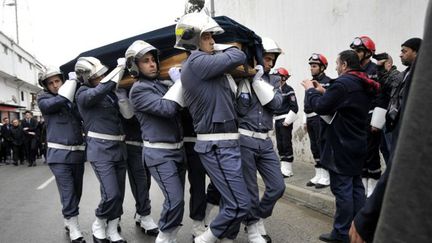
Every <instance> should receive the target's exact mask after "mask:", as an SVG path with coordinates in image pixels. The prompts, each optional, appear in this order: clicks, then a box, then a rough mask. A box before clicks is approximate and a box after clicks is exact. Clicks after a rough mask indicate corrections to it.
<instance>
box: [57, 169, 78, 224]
mask: <svg viewBox="0 0 432 243" xmlns="http://www.w3.org/2000/svg"><path fill="white" fill-rule="evenodd" d="M49 167H50V169H51V171H52V173H53V174H54V177H55V179H56V183H57V188H58V190H59V194H60V200H61V204H62V206H63V208H62V213H63V217H64V218H66V219H69V218H71V217H74V216H77V215H78V214H79V207H78V205H79V202H80V200H81V193H82V184H83V174H84V163H77V164H62V163H50V164H49Z"/></svg>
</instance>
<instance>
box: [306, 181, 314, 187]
mask: <svg viewBox="0 0 432 243" xmlns="http://www.w3.org/2000/svg"><path fill="white" fill-rule="evenodd" d="M306 186H316V184H315V183H313V182H311V181H308V182H307V183H306Z"/></svg>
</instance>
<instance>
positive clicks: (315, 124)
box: [306, 115, 322, 168]
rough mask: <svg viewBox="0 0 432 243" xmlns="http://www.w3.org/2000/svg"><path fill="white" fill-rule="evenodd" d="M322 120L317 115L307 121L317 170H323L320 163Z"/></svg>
mask: <svg viewBox="0 0 432 243" xmlns="http://www.w3.org/2000/svg"><path fill="white" fill-rule="evenodd" d="M320 119H321V118H320V116H318V115H316V116H313V117H309V118H307V120H306V125H307V132H308V134H309V141H310V149H311V151H312V155H313V158H314V161H315V168H322V166H321V163H320V155H321V153H320Z"/></svg>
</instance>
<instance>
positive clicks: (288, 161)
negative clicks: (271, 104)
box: [264, 57, 298, 177]
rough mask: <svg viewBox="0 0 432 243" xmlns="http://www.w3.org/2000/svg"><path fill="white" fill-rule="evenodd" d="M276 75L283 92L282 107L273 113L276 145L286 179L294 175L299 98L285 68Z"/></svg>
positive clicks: (280, 69) (279, 69) (278, 70)
mask: <svg viewBox="0 0 432 243" xmlns="http://www.w3.org/2000/svg"><path fill="white" fill-rule="evenodd" d="M264 60H265V57H264ZM264 63H265V62H264ZM276 75H279V76H280V81H279V84H278V85H277V86H276V87H279V89H280V91H281V92H282V105H281V106H280V107H279V108H278V109H276V110H274V112H273V113H274V117H273V119H274V120H275V130H276V145H277V149H278V153H279V158H280V161H281V171H282V175H283V176H284V177H291V176H293V175H294V174H293V169H292V163H293V161H294V152H293V146H292V130H293V123H294V121H295V120H296V119H297V112H298V105H297V98H296V96H295V93H294V89H293V88H292V87H291V86H289V85H288V84H287V81H288V79H289V77H290V75H289V73H288V71H287V70H286V69H285V68H278V69H277V73H276Z"/></svg>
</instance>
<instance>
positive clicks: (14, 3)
mask: <svg viewBox="0 0 432 243" xmlns="http://www.w3.org/2000/svg"><path fill="white" fill-rule="evenodd" d="M6 6H14V7H15V30H16V42H17V44H18V45H19V33H18V0H14V1H13V2H12V3H7V4H6Z"/></svg>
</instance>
